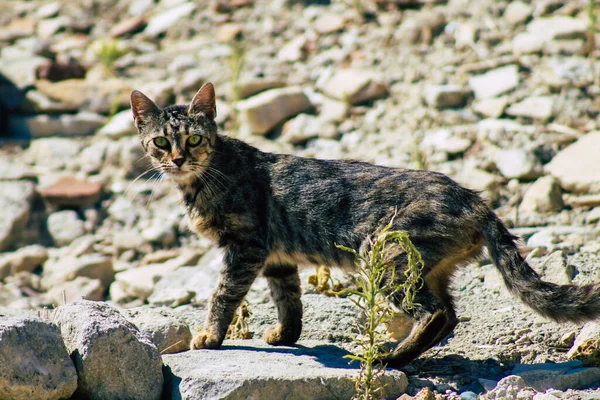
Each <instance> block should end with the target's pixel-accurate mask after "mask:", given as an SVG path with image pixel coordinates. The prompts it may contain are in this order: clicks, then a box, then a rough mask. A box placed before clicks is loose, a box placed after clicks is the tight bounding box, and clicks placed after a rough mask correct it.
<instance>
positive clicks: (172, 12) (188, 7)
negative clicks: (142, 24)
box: [143, 2, 196, 36]
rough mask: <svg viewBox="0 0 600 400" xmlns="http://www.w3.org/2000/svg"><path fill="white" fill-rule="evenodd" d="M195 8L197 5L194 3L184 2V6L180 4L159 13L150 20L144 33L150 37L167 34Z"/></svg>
mask: <svg viewBox="0 0 600 400" xmlns="http://www.w3.org/2000/svg"><path fill="white" fill-rule="evenodd" d="M195 8H196V5H195V4H194V3H188V2H184V3H183V4H179V5H177V6H174V7H172V8H170V9H168V10H166V11H164V12H161V13H158V14H156V15H154V16H153V17H152V18H150V19H149V20H148V25H147V26H146V28H145V29H144V31H143V32H144V34H145V35H148V36H157V35H160V34H161V33H165V32H166V31H167V30H169V28H171V27H172V26H174V25H176V24H177V23H178V22H179V21H180V20H181V19H182V18H185V17H188V16H189V15H190V14H191V13H192V11H194V9H195Z"/></svg>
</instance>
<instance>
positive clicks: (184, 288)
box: [148, 267, 219, 307]
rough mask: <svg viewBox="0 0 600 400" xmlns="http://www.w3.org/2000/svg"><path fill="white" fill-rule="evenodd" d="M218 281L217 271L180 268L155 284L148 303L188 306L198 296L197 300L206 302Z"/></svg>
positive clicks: (166, 274) (165, 275) (168, 273)
mask: <svg viewBox="0 0 600 400" xmlns="http://www.w3.org/2000/svg"><path fill="white" fill-rule="evenodd" d="M218 279H219V273H218V271H210V270H209V271H205V270H203V269H202V268H199V267H180V268H179V269H177V270H176V271H173V272H167V273H165V274H164V275H163V276H162V278H161V279H160V280H159V281H158V282H156V284H155V285H154V287H153V289H152V294H151V295H150V296H149V297H148V303H150V304H151V305H154V306H166V307H178V306H181V305H183V304H189V303H190V302H191V301H192V299H194V297H195V296H196V293H198V294H199V296H198V297H199V300H207V299H208V298H209V297H210V295H211V293H212V291H213V289H214V287H215V285H216V282H217V280H218Z"/></svg>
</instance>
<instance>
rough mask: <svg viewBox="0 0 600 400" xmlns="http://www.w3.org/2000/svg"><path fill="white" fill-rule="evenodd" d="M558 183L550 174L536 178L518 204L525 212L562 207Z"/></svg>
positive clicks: (551, 210) (545, 210)
mask: <svg viewBox="0 0 600 400" xmlns="http://www.w3.org/2000/svg"><path fill="white" fill-rule="evenodd" d="M564 205H565V204H564V202H563V198H562V194H561V192H560V185H559V184H558V181H557V180H556V178H554V177H553V176H551V175H548V176H544V177H541V178H539V179H537V180H536V181H535V182H534V183H533V184H532V185H531V186H530V187H529V188H528V189H527V191H526V192H525V195H524V196H523V200H522V201H521V204H520V205H519V210H520V211H525V212H542V213H544V212H556V211H559V210H560V209H562V208H563V207H564Z"/></svg>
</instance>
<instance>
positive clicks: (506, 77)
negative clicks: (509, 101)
mask: <svg viewBox="0 0 600 400" xmlns="http://www.w3.org/2000/svg"><path fill="white" fill-rule="evenodd" d="M518 84H519V69H518V67H517V66H516V65H507V66H504V67H500V68H496V69H494V70H491V71H488V72H486V73H485V74H482V75H478V76H474V77H472V78H471V79H469V86H471V88H472V89H473V92H474V93H475V98H477V99H488V98H490V97H496V96H499V95H501V94H504V93H506V92H509V91H511V90H513V89H514V88H516V87H517V85H518Z"/></svg>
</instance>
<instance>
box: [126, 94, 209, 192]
mask: <svg viewBox="0 0 600 400" xmlns="http://www.w3.org/2000/svg"><path fill="white" fill-rule="evenodd" d="M131 110H132V111H133V118H134V120H135V126H136V127H137V129H138V132H139V137H140V141H141V142H142V147H143V148H144V151H145V153H146V155H147V156H148V157H149V158H150V160H151V161H152V164H153V165H154V167H155V168H157V169H158V170H160V171H162V172H164V173H166V174H167V175H169V176H170V177H171V178H172V179H174V180H175V181H177V182H181V183H185V182H186V181H190V180H192V179H194V178H195V177H196V176H198V175H200V174H202V173H203V172H204V170H205V168H206V166H207V164H208V161H209V160H210V157H211V154H212V152H213V148H214V145H215V139H216V135H217V125H216V123H215V117H216V116H217V109H216V106H215V89H214V87H213V85H212V84H211V83H205V84H204V85H202V87H201V88H200V90H199V91H198V93H196V95H195V96H194V98H193V99H192V102H191V103H190V105H189V106H170V107H166V108H164V109H162V110H161V109H160V108H158V106H157V105H156V104H154V102H153V101H152V100H150V99H149V98H148V97H147V96H146V95H144V94H143V93H142V92H140V91H138V90H134V91H133V92H131Z"/></svg>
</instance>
